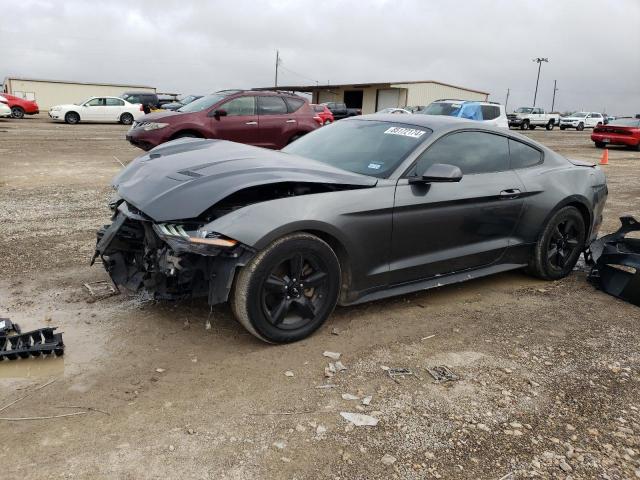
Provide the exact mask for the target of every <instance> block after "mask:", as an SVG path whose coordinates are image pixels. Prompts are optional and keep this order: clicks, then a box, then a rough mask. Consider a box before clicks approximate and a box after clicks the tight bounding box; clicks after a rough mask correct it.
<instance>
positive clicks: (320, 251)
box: [231, 232, 342, 343]
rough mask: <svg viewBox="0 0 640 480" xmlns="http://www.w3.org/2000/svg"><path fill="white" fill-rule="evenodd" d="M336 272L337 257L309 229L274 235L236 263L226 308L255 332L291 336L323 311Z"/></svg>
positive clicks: (297, 336) (270, 337) (334, 293)
mask: <svg viewBox="0 0 640 480" xmlns="http://www.w3.org/2000/svg"><path fill="white" fill-rule="evenodd" d="M341 278H342V274H341V271H340V262H339V261H338V258H337V256H336V254H335V252H334V251H333V250H332V249H331V247H330V246H329V245H328V244H327V243H326V242H324V241H323V240H321V239H320V238H318V237H316V236H315V235H311V234H309V233H304V232H299V233H293V234H290V235H287V236H284V237H282V238H279V239H278V240H275V241H274V242H273V243H271V244H270V245H269V246H267V247H266V248H265V249H264V250H262V251H260V252H258V254H256V256H255V257H253V258H252V259H251V260H250V261H249V263H247V265H245V266H244V267H242V269H241V270H240V271H239V273H238V274H237V276H236V280H235V284H234V288H233V295H232V299H231V300H232V301H231V308H232V309H233V313H234V315H235V317H236V319H237V320H238V321H239V322H240V323H241V324H242V325H243V326H244V327H245V328H246V329H247V330H248V331H249V332H250V333H251V334H253V335H255V336H256V337H258V338H260V339H262V340H265V341H267V342H271V343H288V342H295V341H297V340H301V339H303V338H305V337H307V336H309V335H311V334H312V333H313V332H314V331H315V330H317V329H318V328H319V327H320V326H321V325H322V324H323V323H324V321H325V320H326V319H327V318H328V317H329V315H330V314H331V312H332V311H333V309H334V307H335V305H336V303H337V300H338V294H339V293H340V283H341V282H340V279H341Z"/></svg>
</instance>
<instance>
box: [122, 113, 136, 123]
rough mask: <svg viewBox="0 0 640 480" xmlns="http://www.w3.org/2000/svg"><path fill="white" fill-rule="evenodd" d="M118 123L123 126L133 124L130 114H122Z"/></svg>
mask: <svg viewBox="0 0 640 480" xmlns="http://www.w3.org/2000/svg"><path fill="white" fill-rule="evenodd" d="M120 123H121V124H123V125H131V124H132V123H133V115H131V114H130V113H123V114H122V115H120Z"/></svg>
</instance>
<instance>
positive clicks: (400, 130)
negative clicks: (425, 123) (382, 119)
mask: <svg viewBox="0 0 640 480" xmlns="http://www.w3.org/2000/svg"><path fill="white" fill-rule="evenodd" d="M384 133H385V134H387V135H402V136H403V137H411V138H420V137H421V136H422V135H424V130H416V129H414V128H404V127H390V128H388V129H387V130H386V131H385V132H384Z"/></svg>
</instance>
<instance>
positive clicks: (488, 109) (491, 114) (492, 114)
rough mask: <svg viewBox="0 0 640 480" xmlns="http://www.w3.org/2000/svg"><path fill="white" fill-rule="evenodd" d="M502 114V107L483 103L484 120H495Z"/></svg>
mask: <svg viewBox="0 0 640 480" xmlns="http://www.w3.org/2000/svg"><path fill="white" fill-rule="evenodd" d="M499 116H500V107H497V106H494V105H482V118H483V119H484V120H495V119H496V118H498V117H499Z"/></svg>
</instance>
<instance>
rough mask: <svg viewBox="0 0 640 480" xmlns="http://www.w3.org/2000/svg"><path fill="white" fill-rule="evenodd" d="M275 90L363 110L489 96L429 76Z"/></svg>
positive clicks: (373, 110) (314, 100) (372, 111)
mask: <svg viewBox="0 0 640 480" xmlns="http://www.w3.org/2000/svg"><path fill="white" fill-rule="evenodd" d="M273 88H274V87H271V88H270V89H269V90H272V89H273ZM264 90H267V89H264ZM277 90H290V91H295V92H306V93H310V94H311V95H312V100H311V101H312V102H313V103H325V102H341V103H342V102H344V103H346V104H347V107H349V108H360V109H362V113H365V114H366V113H375V112H377V111H378V110H382V109H383V108H389V107H406V106H417V105H429V104H430V103H431V102H433V101H434V100H438V99H441V98H455V99H459V100H480V101H485V100H487V98H488V97H489V94H488V93H487V92H482V91H480V90H473V89H470V88H465V87H457V86H455V85H449V84H447V83H441V82H436V81H433V80H422V81H413V82H389V83H360V84H341V85H289V86H282V85H279V86H278V87H277Z"/></svg>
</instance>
